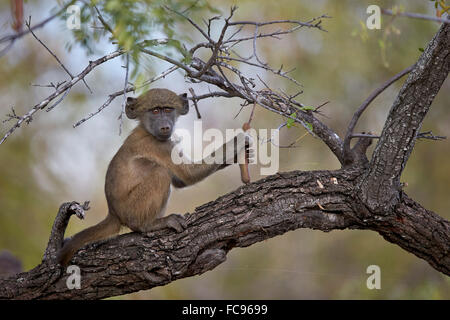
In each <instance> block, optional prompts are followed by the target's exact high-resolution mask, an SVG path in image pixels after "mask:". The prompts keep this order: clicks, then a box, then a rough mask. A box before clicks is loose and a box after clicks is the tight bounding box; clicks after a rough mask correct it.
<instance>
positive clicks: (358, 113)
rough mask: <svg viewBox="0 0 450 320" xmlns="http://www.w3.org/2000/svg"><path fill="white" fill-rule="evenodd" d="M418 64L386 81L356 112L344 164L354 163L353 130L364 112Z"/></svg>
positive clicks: (349, 126)
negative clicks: (351, 141)
mask: <svg viewBox="0 0 450 320" xmlns="http://www.w3.org/2000/svg"><path fill="white" fill-rule="evenodd" d="M415 65H416V64H413V65H412V66H409V67H408V68H406V69H404V70H403V71H401V72H399V73H397V74H396V75H395V76H393V77H392V78H391V79H389V80H388V81H386V82H385V83H383V84H382V85H381V87H379V88H377V89H376V90H375V91H373V92H372V93H371V94H370V96H369V97H367V99H366V100H365V101H364V102H363V104H362V105H361V106H360V107H359V108H358V110H356V112H355V113H354V114H353V117H352V120H351V121H350V123H349V125H348V128H347V133H346V135H345V139H344V147H343V149H344V155H343V156H344V164H351V163H353V155H352V153H351V150H350V140H351V139H352V138H353V137H355V135H354V134H353V130H354V129H355V127H356V124H357V123H358V120H359V118H360V117H361V115H362V114H363V112H364V111H365V110H366V109H367V107H368V106H369V105H370V104H371V103H372V101H373V100H375V98H376V97H378V96H379V95H380V94H381V93H382V92H383V91H384V90H386V89H387V88H388V87H389V86H390V85H391V84H393V83H394V82H396V81H397V80H399V79H400V78H402V77H403V76H404V75H406V74H408V73H410V72H411V71H412V70H413V69H414V67H415Z"/></svg>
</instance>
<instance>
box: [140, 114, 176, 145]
mask: <svg viewBox="0 0 450 320" xmlns="http://www.w3.org/2000/svg"><path fill="white" fill-rule="evenodd" d="M176 120H177V112H176V110H175V108H171V107H156V108H153V109H150V110H148V111H146V112H145V113H144V114H142V115H141V122H142V124H143V125H144V127H145V129H146V130H147V131H148V132H149V133H150V134H151V135H152V136H154V137H155V138H156V139H158V140H160V141H166V140H168V139H170V136H171V135H172V132H173V128H174V126H175V122H176Z"/></svg>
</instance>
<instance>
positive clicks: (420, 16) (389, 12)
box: [381, 9, 450, 23]
mask: <svg viewBox="0 0 450 320" xmlns="http://www.w3.org/2000/svg"><path fill="white" fill-rule="evenodd" d="M381 13H383V14H386V15H389V16H394V17H395V16H401V17H408V18H414V19H421V20H429V21H435V22H443V23H450V20H449V19H448V18H439V17H433V16H427V15H425V14H420V13H412V12H401V11H398V12H393V11H392V10H388V9H381Z"/></svg>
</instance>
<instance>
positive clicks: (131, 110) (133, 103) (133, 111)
mask: <svg viewBox="0 0 450 320" xmlns="http://www.w3.org/2000/svg"><path fill="white" fill-rule="evenodd" d="M137 100H138V99H136V98H132V97H128V98H127V105H126V106H125V113H126V114H127V117H128V118H129V119H136V118H137V117H138V112H137Z"/></svg>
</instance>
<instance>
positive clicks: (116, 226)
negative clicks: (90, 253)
mask: <svg viewBox="0 0 450 320" xmlns="http://www.w3.org/2000/svg"><path fill="white" fill-rule="evenodd" d="M120 226H121V224H120V221H119V219H117V218H116V217H114V216H113V215H111V214H108V216H107V217H106V218H105V220H103V221H101V222H99V223H98V224H96V225H95V226H92V227H90V228H87V229H85V230H83V231H81V232H79V233H77V234H76V235H74V236H73V237H72V238H71V239H70V240H69V241H68V242H67V243H66V244H64V246H63V247H62V248H61V250H59V252H58V256H57V260H58V262H59V263H60V264H61V265H63V266H67V264H68V263H69V261H70V259H72V257H73V255H74V254H75V252H77V250H78V249H80V248H81V247H82V246H84V245H85V244H87V243H90V242H94V241H98V240H103V239H106V238H108V237H110V236H112V235H114V234H116V233H118V232H119V230H120Z"/></svg>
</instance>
